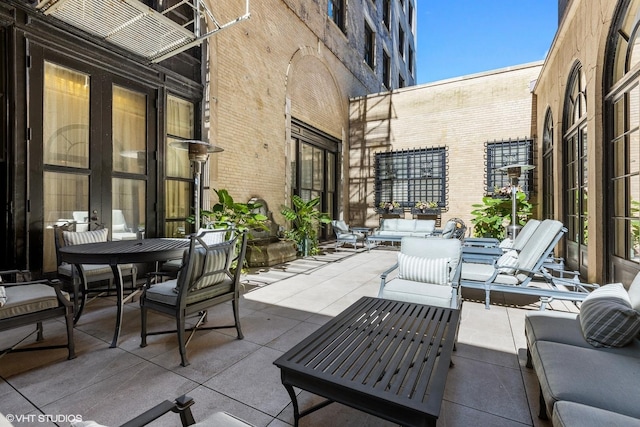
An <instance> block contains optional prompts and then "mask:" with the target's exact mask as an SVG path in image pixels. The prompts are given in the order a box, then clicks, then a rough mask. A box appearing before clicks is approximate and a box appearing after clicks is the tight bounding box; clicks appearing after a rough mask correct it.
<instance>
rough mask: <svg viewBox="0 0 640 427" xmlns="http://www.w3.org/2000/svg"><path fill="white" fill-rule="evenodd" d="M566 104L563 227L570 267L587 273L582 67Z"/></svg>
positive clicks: (576, 70) (575, 70) (574, 74)
mask: <svg viewBox="0 0 640 427" xmlns="http://www.w3.org/2000/svg"><path fill="white" fill-rule="evenodd" d="M567 88H568V90H567V93H566V96H565V102H564V129H563V131H564V136H563V141H564V173H565V176H564V193H565V194H564V202H565V210H564V215H565V216H564V223H565V225H566V227H567V228H568V230H569V231H568V232H567V236H566V240H565V242H566V245H567V246H566V249H567V250H566V255H567V265H568V266H569V268H571V269H575V270H579V271H580V272H581V273H582V274H585V275H586V272H587V243H588V242H589V231H588V230H587V219H588V211H587V189H588V187H587V176H588V175H587V165H588V163H587V142H588V139H587V96H586V95H587V93H586V79H585V76H584V73H583V72H582V65H581V64H579V63H578V64H576V65H575V66H574V68H573V71H572V72H571V75H570V77H569V84H568V86H567Z"/></svg>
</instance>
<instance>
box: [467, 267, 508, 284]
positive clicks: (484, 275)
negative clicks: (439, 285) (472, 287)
mask: <svg viewBox="0 0 640 427" xmlns="http://www.w3.org/2000/svg"><path fill="white" fill-rule="evenodd" d="M495 271H496V269H495V268H494V266H493V265H491V264H476V263H470V262H469V263H463V264H462V279H464V280H469V281H474V282H486V281H487V280H489V279H490V278H491V277H492V276H493V274H494V273H495ZM491 283H500V284H503V285H517V284H518V283H520V282H519V281H518V278H517V277H516V276H513V275H510V274H498V275H497V276H496V277H495V279H494V280H493V281H492V282H491Z"/></svg>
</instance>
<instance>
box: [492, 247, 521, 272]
mask: <svg viewBox="0 0 640 427" xmlns="http://www.w3.org/2000/svg"><path fill="white" fill-rule="evenodd" d="M496 266H497V267H498V271H500V273H504V274H513V273H515V272H516V269H517V267H518V252H517V251H514V250H511V251H507V252H505V253H504V254H503V255H502V256H501V257H500V258H498V261H497V262H496Z"/></svg>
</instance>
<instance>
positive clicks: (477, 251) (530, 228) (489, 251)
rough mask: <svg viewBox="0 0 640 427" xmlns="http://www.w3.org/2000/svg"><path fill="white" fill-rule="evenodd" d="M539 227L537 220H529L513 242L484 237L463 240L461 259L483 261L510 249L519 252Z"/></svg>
mask: <svg viewBox="0 0 640 427" xmlns="http://www.w3.org/2000/svg"><path fill="white" fill-rule="evenodd" d="M539 225H540V221H538V220H537V219H530V220H529V221H527V223H526V224H525V225H524V227H522V229H521V230H520V232H519V233H518V235H517V236H516V238H515V239H513V240H511V239H504V240H503V241H500V240H498V239H494V238H485V237H469V238H466V239H464V243H463V247H462V257H463V259H465V260H470V259H477V260H483V259H487V258H496V257H500V256H502V255H503V254H504V253H505V252H506V251H508V250H511V249H513V250H516V251H518V252H520V251H521V250H522V248H523V247H524V245H525V244H526V243H527V242H528V241H529V239H530V238H531V236H532V235H533V233H534V232H535V231H536V229H537V228H538V226H539Z"/></svg>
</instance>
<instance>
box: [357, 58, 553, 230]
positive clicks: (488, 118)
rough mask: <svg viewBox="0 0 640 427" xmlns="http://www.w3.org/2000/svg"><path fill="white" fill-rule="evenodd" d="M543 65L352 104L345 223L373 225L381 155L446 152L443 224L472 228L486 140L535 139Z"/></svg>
mask: <svg viewBox="0 0 640 427" xmlns="http://www.w3.org/2000/svg"><path fill="white" fill-rule="evenodd" d="M541 66H542V64H541V62H536V63H531V64H524V65H520V66H514V67H510V68H506V69H500V70H494V71H490V72H486V73H481V74H475V75H470V76H464V77H461V78H456V79H450V80H443V81H439V82H434V83H429V84H425V85H420V86H413V87H410V88H405V89H401V90H397V91H394V92H393V93H392V94H380V95H371V96H368V97H366V98H357V99H353V100H352V101H351V104H350V114H351V123H350V137H349V144H350V147H349V156H350V162H349V171H348V176H349V189H348V191H347V194H349V195H351V199H350V200H349V204H348V205H349V206H348V208H349V214H348V217H347V218H348V220H349V221H350V222H351V223H354V224H355V223H366V224H367V225H370V226H375V225H376V224H377V223H378V220H379V217H378V214H377V213H376V211H375V204H376V193H375V190H376V185H375V183H376V170H375V159H376V155H377V154H378V153H389V152H396V151H402V150H420V149H431V148H436V147H445V148H446V156H447V170H446V181H447V194H446V206H445V207H444V212H443V213H442V219H443V220H446V219H447V218H450V217H458V218H462V219H463V220H464V221H465V223H467V224H468V225H470V219H471V216H470V212H471V210H472V206H471V205H473V204H475V203H480V202H481V199H482V196H483V195H484V194H485V192H486V182H487V181H486V159H487V152H486V143H487V141H491V142H492V141H509V140H510V139H511V140H519V139H526V140H531V141H535V140H536V135H531V132H532V130H531V120H532V108H533V105H534V103H533V95H532V93H531V87H532V82H533V81H535V80H536V79H537V78H538V75H539V73H540V70H541ZM533 196H534V198H535V194H534V195H533ZM407 211H408V210H407ZM405 217H409V218H410V217H411V214H410V213H409V212H407V213H406V216H405Z"/></svg>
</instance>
